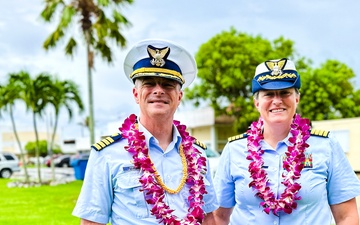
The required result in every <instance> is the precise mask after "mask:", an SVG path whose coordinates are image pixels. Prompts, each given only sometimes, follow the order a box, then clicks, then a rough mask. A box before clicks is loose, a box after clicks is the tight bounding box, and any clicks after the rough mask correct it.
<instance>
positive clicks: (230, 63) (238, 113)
mask: <svg viewBox="0 0 360 225" xmlns="http://www.w3.org/2000/svg"><path fill="white" fill-rule="evenodd" d="M293 55H294V50H293V42H292V41H290V40H286V39H284V38H283V37H279V38H278V39H276V40H274V41H273V42H271V41H269V40H266V39H264V38H262V37H261V36H251V35H247V34H245V33H240V32H237V31H236V30H235V29H233V28H231V29H230V31H224V32H222V33H220V34H218V35H216V36H215V37H213V38H211V39H210V40H209V41H208V42H207V43H204V44H203V45H201V46H200V49H199V51H198V52H197V54H196V61H197V65H198V69H199V71H198V78H199V80H200V82H199V83H197V84H195V85H193V86H192V88H191V89H190V90H186V92H185V101H186V100H187V101H189V100H192V101H193V102H195V105H199V104H200V103H202V102H204V103H205V104H210V105H211V106H212V107H213V108H214V109H215V112H216V114H217V115H220V114H226V115H229V116H235V117H236V118H237V120H236V122H235V128H236V129H237V130H239V131H243V130H244V129H246V128H247V127H248V126H249V124H250V122H251V121H253V120H254V119H256V118H258V112H257V111H256V109H255V107H254V105H253V101H252V93H251V80H252V78H253V76H254V72H255V67H256V66H257V65H258V64H259V63H260V62H263V61H265V60H268V59H276V58H283V57H292V56H293Z"/></svg>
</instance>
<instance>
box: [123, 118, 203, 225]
mask: <svg viewBox="0 0 360 225" xmlns="http://www.w3.org/2000/svg"><path fill="white" fill-rule="evenodd" d="M174 125H175V126H176V127H177V129H178V131H179V133H180V135H181V138H182V142H181V145H182V146H183V152H184V155H185V158H186V164H187V167H188V169H187V174H188V176H187V177H186V184H187V185H188V186H189V193H190V195H189V197H188V201H189V209H188V214H187V215H186V217H185V218H184V219H179V218H177V217H176V216H175V215H173V214H172V212H173V211H174V210H173V209H170V207H169V206H168V205H167V204H166V203H165V202H164V198H165V190H164V187H165V185H164V184H163V182H162V181H161V178H160V175H159V174H158V173H157V171H156V168H155V167H154V164H153V163H152V161H151V159H150V157H149V149H148V148H147V146H146V141H145V136H144V135H143V132H140V131H139V130H138V128H137V117H136V115H134V114H131V115H130V116H129V117H128V118H126V119H125V121H124V123H123V125H122V127H121V128H119V130H120V131H121V133H122V136H123V137H124V138H126V139H127V140H128V146H126V147H125V149H126V150H127V151H128V152H130V153H131V154H132V155H133V161H134V162H133V163H134V166H135V168H137V169H140V170H141V171H143V174H142V175H141V177H140V179H139V181H140V183H141V185H142V191H144V192H145V198H146V202H147V203H148V204H151V205H153V207H152V209H151V214H152V215H154V216H155V217H156V219H159V222H162V223H163V224H165V225H190V224H193V225H200V224H201V223H202V221H203V220H204V212H203V210H202V206H203V205H204V201H203V195H204V194H206V193H207V192H206V190H205V184H204V178H203V174H202V173H204V172H205V171H206V158H205V157H203V156H202V155H201V153H200V151H199V150H197V149H196V148H195V147H193V143H194V140H195V139H194V138H193V137H191V136H190V135H189V133H188V132H186V126H185V125H181V124H180V122H179V121H175V120H174ZM185 166H186V165H185ZM183 172H184V170H183ZM159 181H160V182H159ZM180 185H181V183H180ZM179 187H180V186H179Z"/></svg>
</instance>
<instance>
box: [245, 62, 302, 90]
mask: <svg viewBox="0 0 360 225" xmlns="http://www.w3.org/2000/svg"><path fill="white" fill-rule="evenodd" d="M300 86H301V81H300V75H299V74H298V72H297V71H296V68H295V64H294V62H293V61H291V60H288V59H286V58H283V59H276V60H268V61H265V62H263V63H261V64H260V65H258V66H257V67H256V70H255V76H254V79H253V80H252V93H256V92H258V91H260V90H280V89H285V88H292V87H294V88H298V89H299V88H300Z"/></svg>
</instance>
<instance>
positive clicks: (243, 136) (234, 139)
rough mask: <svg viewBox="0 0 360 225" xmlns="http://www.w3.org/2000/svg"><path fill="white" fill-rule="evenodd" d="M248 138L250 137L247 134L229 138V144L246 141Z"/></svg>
mask: <svg viewBox="0 0 360 225" xmlns="http://www.w3.org/2000/svg"><path fill="white" fill-rule="evenodd" d="M247 136H248V135H247V133H242V134H238V135H235V136H232V137H229V138H228V141H229V142H232V141H236V140H240V139H244V138H247Z"/></svg>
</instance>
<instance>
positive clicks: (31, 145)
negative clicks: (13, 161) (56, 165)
mask: <svg viewBox="0 0 360 225" xmlns="http://www.w3.org/2000/svg"><path fill="white" fill-rule="evenodd" d="M25 150H26V151H27V154H28V155H29V156H35V151H36V141H29V142H28V143H27V144H26V145H25ZM52 151H53V153H54V154H59V153H62V151H61V149H60V147H59V146H58V145H55V146H54V147H53V149H52ZM39 155H40V156H42V157H45V156H47V155H48V142H47V141H46V140H40V141H39Z"/></svg>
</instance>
